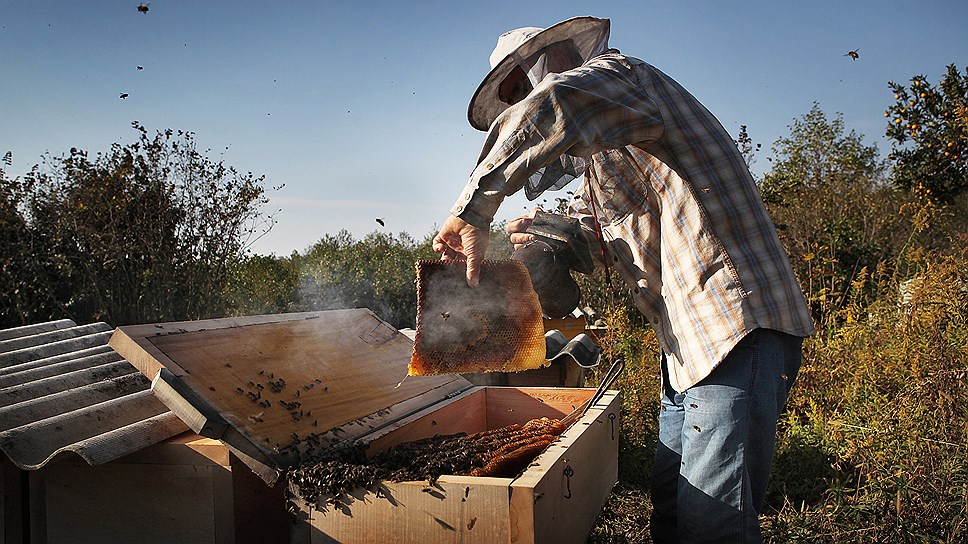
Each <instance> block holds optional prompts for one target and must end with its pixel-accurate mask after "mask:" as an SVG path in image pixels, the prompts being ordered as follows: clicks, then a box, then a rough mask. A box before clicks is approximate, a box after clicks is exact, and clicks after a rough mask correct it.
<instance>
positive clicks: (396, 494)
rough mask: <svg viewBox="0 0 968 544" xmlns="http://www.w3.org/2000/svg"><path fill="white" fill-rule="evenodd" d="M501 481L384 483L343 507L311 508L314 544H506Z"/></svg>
mask: <svg viewBox="0 0 968 544" xmlns="http://www.w3.org/2000/svg"><path fill="white" fill-rule="evenodd" d="M508 482H509V480H508V479H506V478H470V477H461V476H442V477H440V479H439V480H437V482H436V483H435V484H434V485H433V486H431V485H429V484H428V483H427V482H399V483H393V482H384V483H383V484H382V485H381V486H380V488H379V489H380V492H379V494H377V493H374V492H366V493H364V492H362V491H358V492H357V493H356V494H355V496H354V499H355V500H354V501H353V502H352V503H351V504H349V505H347V506H344V507H341V508H334V507H331V506H329V507H326V506H323V507H321V508H320V509H311V511H310V512H309V514H310V515H311V517H312V519H311V522H310V523H311V526H312V534H311V541H312V542H313V544H316V543H322V542H340V543H344V544H352V543H370V542H428V543H429V542H461V543H466V544H476V543H480V544H494V543H498V542H508V541H509V539H510V536H509V530H508V523H507V520H508V488H507V484H508Z"/></svg>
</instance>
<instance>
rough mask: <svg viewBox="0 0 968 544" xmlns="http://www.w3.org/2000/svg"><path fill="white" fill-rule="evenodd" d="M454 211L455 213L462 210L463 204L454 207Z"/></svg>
mask: <svg viewBox="0 0 968 544" xmlns="http://www.w3.org/2000/svg"><path fill="white" fill-rule="evenodd" d="M454 211H455V212H457V213H460V212H462V211H464V207H463V206H457V207H456V208H454Z"/></svg>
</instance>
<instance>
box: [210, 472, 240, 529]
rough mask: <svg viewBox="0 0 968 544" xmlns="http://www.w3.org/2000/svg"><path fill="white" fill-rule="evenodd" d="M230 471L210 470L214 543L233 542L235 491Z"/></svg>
mask: <svg viewBox="0 0 968 544" xmlns="http://www.w3.org/2000/svg"><path fill="white" fill-rule="evenodd" d="M233 481H234V480H233V478H232V471H231V470H225V469H224V468H221V467H220V468H219V469H216V470H212V506H213V512H212V515H213V522H214V530H215V544H235V500H234V499H235V493H234V491H233V489H232V487H233Z"/></svg>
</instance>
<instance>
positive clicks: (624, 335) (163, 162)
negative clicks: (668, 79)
mask: <svg viewBox="0 0 968 544" xmlns="http://www.w3.org/2000/svg"><path fill="white" fill-rule="evenodd" d="M890 87H891V88H892V90H893V91H894V93H895V100H896V101H897V103H896V104H894V105H892V106H890V107H889V108H888V110H887V117H888V120H889V128H888V130H887V136H888V137H889V138H890V139H891V140H892V141H893V144H894V146H893V150H892V152H891V153H890V155H889V157H888V158H887V160H883V159H881V158H880V157H879V153H878V150H877V149H876V147H874V146H871V145H866V144H865V143H864V140H863V137H862V135H859V134H857V133H855V132H854V131H850V130H848V129H847V127H845V126H844V122H843V118H842V116H841V115H835V116H834V117H833V118H830V117H828V116H827V115H826V114H825V113H824V112H823V111H822V110H821V108H820V105H819V104H815V105H814V106H813V108H812V109H811V110H810V111H809V112H807V113H806V114H805V115H804V116H803V117H801V118H799V119H796V120H794V122H793V123H792V124H791V126H790V133H789V135H787V136H784V137H782V138H780V139H778V140H777V141H776V142H774V144H773V147H772V157H770V159H769V161H770V169H769V171H768V172H767V173H766V174H765V175H764V176H763V179H761V180H759V181H760V189H761V193H762V195H763V197H764V200H765V201H766V202H767V205H768V207H769V209H770V212H771V214H772V215H773V217H774V220H775V222H776V224H777V228H778V231H779V233H780V235H781V238H782V241H783V243H784V245H785V247H786V249H787V251H788V253H789V256H790V259H791V262H792V263H793V265H794V269H795V271H796V273H797V275H798V278H799V279H800V282H801V285H802V286H803V288H804V291H805V293H806V296H807V299H808V301H809V303H810V306H811V310H812V312H813V315H814V318H815V321H816V323H817V325H818V333H817V334H816V335H814V336H813V337H811V338H809V339H807V341H806V343H805V345H804V361H803V366H802V368H801V371H800V375H799V378H798V380H797V383H796V385H795V387H794V389H793V393H792V395H791V397H790V399H789V402H788V406H787V410H786V412H785V414H784V416H783V418H782V420H781V422H780V426H779V429H778V441H777V451H776V458H775V462H774V467H773V469H774V472H773V478H772V482H771V487H770V490H769V494H768V498H767V505H766V508H765V511H764V512H763V515H762V518H761V525H762V527H763V530H764V535H765V537H766V539H767V540H768V541H771V542H798V541H810V542H815V541H816V542H856V541H868V542H923V541H939V542H963V541H968V513H966V508H968V469H966V468H965V467H968V459H966V457H968V436H966V435H968V408H966V407H968V386H966V375H968V191H965V190H964V189H965V181H966V179H965V173H966V162H965V160H966V159H965V151H968V150H965V149H963V146H964V145H965V142H966V141H968V140H966V135H968V132H966V131H968V121H966V109H965V108H966V104H968V78H966V75H963V74H961V73H960V72H958V71H957V70H956V69H955V68H954V67H953V66H952V67H949V69H948V73H947V75H946V76H945V77H944V79H943V80H942V81H941V82H940V83H939V84H938V85H937V86H934V85H932V84H931V83H930V82H928V81H927V80H926V79H925V78H924V77H922V76H917V77H915V78H912V79H911V84H910V85H908V86H900V85H897V84H894V83H892V84H890ZM135 128H136V130H138V133H139V140H138V142H137V143H135V144H131V145H126V146H122V145H120V144H119V145H115V146H113V147H112V148H111V150H110V151H109V152H108V153H105V154H103V155H101V154H98V155H97V156H96V157H95V158H93V159H91V158H89V156H88V154H87V153H86V152H84V151H80V150H76V149H72V150H71V151H70V153H68V154H67V155H65V156H63V157H57V158H54V157H50V156H47V157H46V162H45V165H44V167H43V168H41V167H37V168H35V169H34V170H32V171H31V172H30V173H28V174H27V175H25V176H23V177H17V178H10V177H7V176H6V174H5V173H4V171H3V170H2V169H0V197H2V198H0V229H2V230H0V326H15V325H20V324H24V323H29V322H37V321H42V320H47V319H51V318H59V317H71V318H73V319H74V320H75V321H78V322H89V321H93V320H105V321H108V322H110V323H111V324H114V325H120V324H125V323H134V322H141V323H146V322H152V321H165V320H177V319H195V318H201V317H210V316H218V315H242V314H262V313H277V312H292V311H307V310H321V309H328V308H341V307H367V308H370V309H372V310H373V311H374V312H375V313H377V314H378V315H379V316H380V317H382V318H383V319H385V320H387V321H388V322H390V323H391V324H392V325H394V326H396V327H400V328H402V327H412V326H413V325H414V323H413V319H414V315H415V308H414V304H415V300H414V299H415V296H414V285H413V281H414V279H415V272H414V266H413V264H414V262H415V261H417V260H420V259H433V258H437V257H436V255H435V254H434V253H433V252H432V251H431V249H430V236H429V235H428V236H427V237H425V238H424V239H422V240H417V239H414V238H412V237H410V236H409V235H407V234H400V235H396V236H394V235H390V234H382V233H371V234H369V235H367V236H366V237H364V238H363V239H360V240H357V239H355V238H354V237H353V236H352V235H350V234H349V233H347V232H340V233H338V234H336V235H326V236H324V237H323V238H322V239H321V240H320V241H319V242H317V243H316V244H314V245H313V246H312V247H311V248H309V249H308V250H307V251H305V252H303V253H293V254H292V255H290V256H288V257H275V256H263V255H251V254H250V253H248V252H247V250H246V247H247V243H248V242H249V240H251V238H252V237H254V236H257V235H258V234H259V233H260V232H263V231H264V229H265V228H266V227H267V225H268V224H269V222H270V221H271V219H270V218H267V217H265V216H263V215H261V214H259V213H258V212H257V210H258V209H259V205H260V204H261V203H262V202H264V199H265V198H264V189H263V186H262V184H263V182H264V180H263V179H262V178H258V177H254V176H252V175H251V174H246V175H243V174H239V173H238V172H236V171H235V170H234V169H232V168H230V167H227V166H225V165H223V164H222V163H221V162H215V161H213V160H211V159H208V158H207V157H206V156H205V154H204V153H200V152H198V151H197V150H196V149H195V146H194V142H193V138H192V135H191V134H190V133H183V132H178V133H172V132H171V131H165V132H160V133H158V134H156V135H154V136H149V134H148V131H147V130H146V129H144V127H141V126H139V125H137V124H136V125H135ZM737 146H738V147H739V148H740V150H741V151H742V152H743V155H744V157H745V158H746V160H747V162H748V163H752V161H753V159H754V155H755V154H756V153H757V152H758V151H759V146H758V145H755V144H754V143H753V141H752V139H751V138H750V136H749V134H748V133H747V132H746V129H745V127H743V129H742V130H741V133H740V135H739V137H738V139H737ZM5 163H6V164H7V166H9V161H8V160H7V159H6V158H5ZM564 203H565V201H564V200H562V199H557V205H558V207H559V208H560V207H561V206H562V205H564ZM502 231H503V225H497V226H496V227H495V229H494V231H493V232H492V249H491V253H490V256H491V257H492V258H497V257H503V256H507V255H508V254H509V253H510V247H509V245H508V240H507V236H506V235H504V234H503V233H502ZM578 281H579V283H580V285H581V287H582V292H583V295H584V300H583V304H586V305H588V306H591V307H592V308H594V309H595V310H597V311H599V312H600V313H601V315H600V318H601V319H602V320H603V321H604V322H605V323H606V324H607V325H608V331H609V332H608V334H607V336H606V337H605V338H604V340H603V342H602V344H603V348H604V349H605V351H606V353H607V354H608V356H609V357H611V358H614V357H619V356H621V357H623V358H624V359H625V360H626V363H627V368H626V371H625V373H624V374H623V376H622V377H621V378H620V382H619V386H620V387H621V389H622V390H623V394H624V402H625V406H624V416H623V417H624V422H625V425H624V429H623V434H622V442H621V449H620V455H621V458H620V474H619V476H620V483H619V485H618V486H617V487H616V489H615V490H614V492H613V493H612V495H611V497H610V499H609V502H608V504H606V507H605V509H604V511H603V513H602V515H601V516H600V517H599V520H598V524H597V526H596V528H595V530H594V532H593V534H592V538H591V540H592V541H593V542H634V543H638V542H648V541H649V538H648V531H647V528H648V516H649V513H650V509H651V507H650V505H649V498H648V485H649V478H650V472H651V458H652V453H653V451H654V449H655V443H656V436H657V419H656V404H657V399H658V396H659V379H658V366H657V361H658V352H659V350H658V346H657V342H656V339H655V336H654V334H653V333H652V331H651V329H650V328H649V327H648V324H647V323H645V322H644V321H643V320H642V318H641V316H640V315H638V313H637V311H636V310H635V308H634V306H633V305H632V303H631V297H630V296H629V293H628V290H627V289H626V288H625V286H624V284H622V282H621V281H620V280H618V279H614V278H613V281H612V282H611V284H610V283H609V282H606V281H605V279H604V275H603V273H602V272H601V271H598V272H596V273H595V274H593V275H591V276H582V277H579V278H578ZM594 379H595V377H594V376H593V377H592V380H593V381H594Z"/></svg>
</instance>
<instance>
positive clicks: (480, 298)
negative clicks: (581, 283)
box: [408, 260, 547, 376]
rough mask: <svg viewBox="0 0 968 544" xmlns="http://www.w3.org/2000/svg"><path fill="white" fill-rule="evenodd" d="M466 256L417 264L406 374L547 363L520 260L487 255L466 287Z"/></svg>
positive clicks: (538, 312)
mask: <svg viewBox="0 0 968 544" xmlns="http://www.w3.org/2000/svg"><path fill="white" fill-rule="evenodd" d="M466 267H467V263H466V262H465V261H454V260H450V261H445V260H441V261H419V262H418V263H417V331H416V336H415V338H414V345H413V355H412V357H411V359H410V367H409V371H408V373H409V374H410V375H412V376H423V375H433V374H451V373H469V372H518V371H521V370H528V369H533V368H539V367H541V366H545V365H546V364H547V361H546V360H545V338H544V325H543V322H542V318H541V306H540V304H539V303H538V296H537V295H536V294H535V292H534V289H533V288H532V286H531V278H530V276H529V275H528V269H527V268H526V267H525V266H524V264H522V263H520V262H517V261H511V260H500V261H497V260H485V261H484V262H483V264H482V268H481V276H480V284H479V285H478V287H476V288H470V287H468V286H467V281H466V279H465V273H466Z"/></svg>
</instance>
